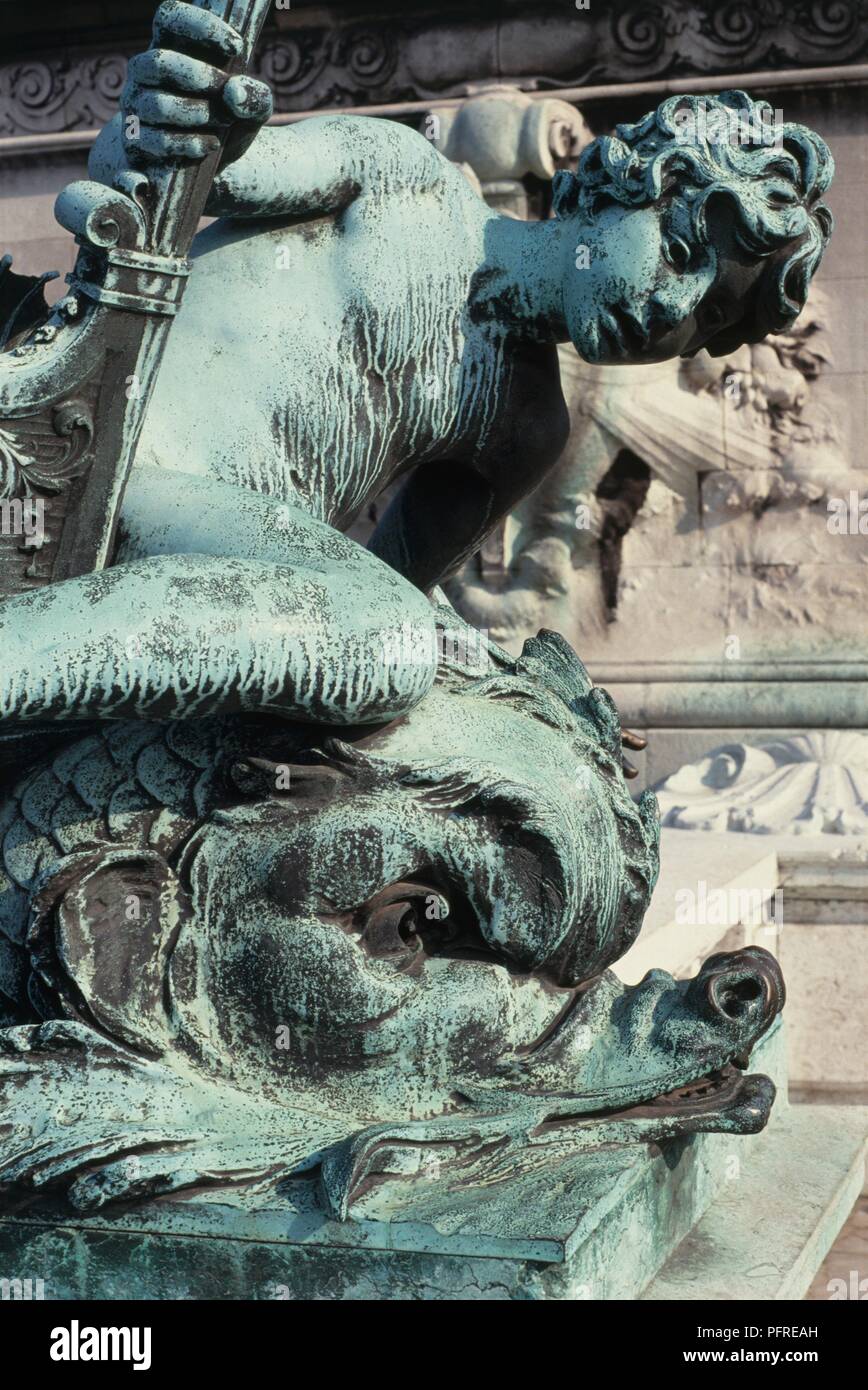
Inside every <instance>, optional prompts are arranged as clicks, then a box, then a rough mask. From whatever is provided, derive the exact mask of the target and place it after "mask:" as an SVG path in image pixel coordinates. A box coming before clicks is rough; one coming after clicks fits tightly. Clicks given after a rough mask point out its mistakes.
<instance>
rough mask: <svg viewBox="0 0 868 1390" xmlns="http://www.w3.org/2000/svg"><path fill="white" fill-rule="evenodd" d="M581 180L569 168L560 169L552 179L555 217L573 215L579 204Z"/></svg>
mask: <svg viewBox="0 0 868 1390" xmlns="http://www.w3.org/2000/svg"><path fill="white" fill-rule="evenodd" d="M579 187H580V185H579V180H578V179H577V178H576V176H575V174H571V173H570V172H569V170H568V169H559V170H558V172H557V173H556V174H555V176H554V178H553V179H552V211H553V212H554V214H555V217H572V215H573V213H574V212H577V211H578V206H579Z"/></svg>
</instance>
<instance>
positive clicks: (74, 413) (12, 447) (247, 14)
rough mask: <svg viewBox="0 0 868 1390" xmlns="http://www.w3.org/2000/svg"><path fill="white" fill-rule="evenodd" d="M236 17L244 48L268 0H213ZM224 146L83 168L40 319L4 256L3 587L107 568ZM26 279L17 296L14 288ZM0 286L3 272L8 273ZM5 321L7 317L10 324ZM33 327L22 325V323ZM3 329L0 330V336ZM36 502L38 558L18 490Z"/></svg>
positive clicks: (67, 197)
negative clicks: (68, 240) (60, 277)
mask: <svg viewBox="0 0 868 1390" xmlns="http://www.w3.org/2000/svg"><path fill="white" fill-rule="evenodd" d="M207 8H208V9H209V10H211V11H212V12H213V13H215V14H218V15H220V16H222V17H225V18H226V19H228V20H229V22H231V23H232V24H233V25H234V27H235V28H236V30H237V31H238V33H239V34H240V35H241V36H242V37H243V40H244V45H245V46H244V51H243V52H239V54H238V55H237V57H236V58H235V59H234V61H233V62H232V63H230V64H229V65H228V67H227V70H228V71H229V72H233V71H235V72H240V71H242V70H243V69H244V67H245V66H246V65H247V63H248V62H249V59H250V56H251V53H252V49H253V45H254V43H255V41H256V38H257V35H258V33H259V29H260V27H261V25H262V23H263V22H264V19H265V14H266V12H267V10H268V8H269V4H268V0H223V3H220V4H209V5H208V6H207ZM220 153H221V150H220V148H215V149H214V150H213V152H212V153H211V154H210V155H209V156H208V157H207V158H206V159H204V160H203V161H201V162H196V163H194V162H192V161H191V162H190V163H189V164H187V165H186V166H185V165H183V164H179V163H178V162H175V163H173V164H172V165H171V166H169V165H166V166H163V167H159V166H152V168H151V169H150V171H149V172H148V173H147V174H145V173H142V172H137V171H135V170H133V169H130V168H128V169H124V170H122V171H121V172H120V173H119V174H118V175H117V177H116V179H115V187H114V188H106V187H105V186H103V185H102V184H100V183H95V182H92V181H90V180H81V181H80V182H77V183H74V184H71V185H70V186H69V187H67V188H66V189H64V191H63V192H62V193H61V194H60V196H59V197H58V199H57V203H56V206H55V213H56V216H57V219H58V221H59V222H60V224H61V226H63V227H65V228H66V229H67V231H69V232H72V233H73V234H74V236H75V238H76V241H77V242H78V244H79V247H80V251H79V256H78V260H77V262H76V265H75V269H74V270H73V272H72V274H71V275H70V276H69V277H68V279H69V283H70V289H69V293H68V294H67V295H66V297H65V298H64V299H62V300H61V301H60V302H59V303H58V304H57V305H56V306H55V308H54V309H53V311H52V312H51V313H46V314H45V316H44V321H43V322H42V323H41V324H40V326H38V327H30V328H29V329H28V324H32V323H33V319H34V315H33V311H32V302H33V298H34V294H33V291H34V286H33V285H32V284H31V283H28V282H27V281H26V277H20V276H17V277H14V278H13V280H12V282H11V290H10V280H9V277H10V274H11V272H10V271H9V264H8V258H6V259H5V261H4V263H3V265H2V270H3V271H5V272H6V273H5V275H4V279H5V280H6V282H7V290H6V299H7V303H5V304H4V306H3V307H4V323H5V325H7V326H8V327H9V329H10V331H11V333H12V337H11V340H10V341H8V342H7V343H6V350H5V351H4V352H2V353H0V500H2V501H3V502H4V503H6V504H7V506H6V510H5V511H4V513H3V519H4V525H3V534H2V536H0V596H2V595H4V594H12V593H16V592H18V591H20V590H26V589H30V588H33V587H34V586H38V585H40V584H45V583H48V582H49V581H51V580H58V579H64V578H69V577H71V576H73V575H77V574H84V573H87V572H89V571H91V570H95V569H100V568H101V567H102V566H103V565H104V564H105V563H106V560H107V559H108V557H109V554H110V550H111V545H112V540H113V537H114V531H115V526H116V522H117V516H118V508H119V505H120V501H121V497H122V494H123V488H124V485H125V482H126V479H127V476H128V474H129V469H130V466H131V464H132V460H133V456H134V453H135V448H136V442H137V439H138V435H139V432H140V429H141V425H142V421H143V419H144V414H145V410H146V408H147V404H148V400H149V398H150V395H151V390H152V387H153V383H154V380H155V378H156V373H157V370H158V368H159V364H160V359H161V356H162V352H163V348H164V345H165V340H166V335H167V333H168V330H169V328H170V326H171V322H172V318H173V317H174V315H175V313H176V312H177V309H178V306H179V304H180V302H181V296H182V294H183V290H184V283H185V280H186V278H187V275H188V270H189V266H188V262H187V260H186V253H187V250H188V248H189V245H190V241H191V239H192V237H193V234H194V232H195V230H196V226H197V224H198V221H199V218H200V216H201V213H202V208H203V207H204V204H205V200H206V198H207V195H208V192H209V190H210V188H211V184H212V182H213V178H214V174H215V171H216V169H217V167H218V164H219V161H220ZM16 287H17V289H18V291H19V296H20V297H19V299H18V302H17V304H16V303H11V302H10V301H11V300H12V299H13V298H14V290H15V289H16ZM0 288H2V286H0ZM3 327H4V324H0V329H3ZM22 329H23V330H24V331H23V332H22V331H21V330H22ZM0 341H2V340H0ZM25 501H26V503H27V506H28V508H30V509H33V508H34V507H35V505H36V504H37V503H38V517H39V525H38V534H39V547H38V548H39V551H40V556H39V563H38V565H35V564H34V563H33V559H32V556H30V555H29V554H28V549H29V547H28V546H27V545H26V544H25V545H22V544H21V539H22V535H23V534H24V532H23V529H22V525H21V523H20V521H19V519H18V514H17V513H16V512H14V511H13V510H12V509H11V507H10V505H9V504H16V503H17V504H18V506H19V510H20V507H21V506H22V505H23V503H24V502H25Z"/></svg>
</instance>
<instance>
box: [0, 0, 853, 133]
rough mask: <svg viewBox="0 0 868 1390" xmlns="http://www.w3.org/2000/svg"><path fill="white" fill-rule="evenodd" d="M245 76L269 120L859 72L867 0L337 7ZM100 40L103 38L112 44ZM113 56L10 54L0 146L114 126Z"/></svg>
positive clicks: (283, 17) (295, 14) (274, 43)
mask: <svg viewBox="0 0 868 1390" xmlns="http://www.w3.org/2000/svg"><path fill="white" fill-rule="evenodd" d="M277 19H278V23H279V25H280V27H279V29H278V30H277V31H273V32H272V33H271V34H270V35H268V36H267V38H266V40H265V42H264V43H263V45H262V47H261V49H260V52H259V56H258V58H257V63H256V70H257V72H258V73H259V75H261V76H262V77H264V78H265V79H267V81H268V82H269V83H270V84H271V86H272V87H273V89H274V92H275V96H276V105H277V110H278V111H279V112H293V111H305V110H314V109H318V108H320V107H334V106H364V105H368V104H379V103H384V102H388V103H394V102H405V101H424V100H426V99H433V98H437V97H444V96H452V95H463V94H465V93H466V92H467V91H468V90H472V89H473V88H474V87H475V86H477V85H478V84H480V83H488V82H497V81H505V82H511V83H514V84H516V85H518V86H521V87H524V88H526V89H529V90H532V89H548V90H552V91H557V90H558V89H559V88H571V87H580V86H600V85H601V84H605V83H615V84H620V83H626V82H637V81H653V80H661V79H667V78H676V77H685V76H690V75H692V74H696V75H697V76H709V75H717V74H726V73H730V72H750V71H752V70H755V71H785V70H786V69H788V68H805V67H807V68H818V69H822V68H824V67H829V66H835V65H841V64H847V63H856V62H858V61H860V60H861V59H863V58H865V57H866V56H868V4H866V0H795V3H785V2H784V0H658V2H657V3H654V4H649V3H647V0H610V3H605V0H594V3H593V4H592V5H591V7H590V8H589V9H588V10H577V9H573V8H571V7H570V6H569V5H566V4H559V5H553V4H551V3H534V2H533V0H521V3H517V4H509V3H506V4H501V5H499V6H497V7H496V8H491V9H489V10H488V11H486V8H485V7H484V6H480V7H479V9H478V10H477V11H476V12H475V13H474V14H473V15H471V16H468V12H467V9H466V8H465V7H450V6H449V5H441V6H439V7H437V8H429V7H428V6H427V5H426V6H421V5H419V6H407V5H406V4H403V5H401V6H400V7H399V6H395V7H394V8H393V9H392V11H391V12H389V9H388V8H387V7H377V10H376V13H372V14H370V15H365V14H364V13H362V14H361V15H360V13H359V11H358V9H356V8H355V7H354V9H353V12H352V14H351V15H345V14H344V11H343V7H342V6H339V5H334V6H332V7H331V8H330V10H329V11H328V12H324V11H323V9H322V8H320V7H317V8H316V9H315V10H309V9H308V8H307V7H304V6H302V7H300V8H299V7H296V6H293V7H292V8H291V9H290V10H288V11H280V12H279V14H278V16H277ZM109 42H110V39H109ZM146 45H147V36H146V35H145V34H144V33H143V34H142V37H141V40H140V41H133V42H131V41H130V40H129V38H128V36H126V35H125V41H124V43H123V44H118V46H117V50H116V51H114V50H112V49H103V50H101V51H92V50H91V51H87V50H86V49H82V50H78V51H75V50H73V51H72V52H66V53H64V54H62V55H57V56H55V57H46V58H44V59H42V58H39V59H37V58H35V57H34V56H33V55H29V56H26V57H21V58H19V59H17V60H13V61H12V62H9V63H6V64H4V65H3V66H0V138H8V137H14V136H26V135H46V134H51V133H62V132H71V131H76V130H89V129H92V128H94V127H96V126H99V125H101V124H102V123H103V122H104V121H105V120H107V119H108V117H109V116H111V115H112V113H113V111H114V109H115V105H116V101H117V97H118V95H119V93H120V90H121V87H122V85H123V80H124V71H125V67H126V62H127V59H128V57H129V56H130V55H131V54H132V53H134V52H138V51H140V50H141V49H142V48H144V47H146Z"/></svg>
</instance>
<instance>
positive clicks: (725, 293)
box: [564, 200, 762, 364]
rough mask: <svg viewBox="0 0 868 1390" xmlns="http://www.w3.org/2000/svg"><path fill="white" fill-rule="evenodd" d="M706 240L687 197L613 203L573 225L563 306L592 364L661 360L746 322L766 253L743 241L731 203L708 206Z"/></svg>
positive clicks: (571, 329) (578, 343)
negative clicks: (731, 218)
mask: <svg viewBox="0 0 868 1390" xmlns="http://www.w3.org/2000/svg"><path fill="white" fill-rule="evenodd" d="M708 222H709V231H710V236H709V244H708V245H701V244H700V243H699V242H698V240H697V238H696V235H695V233H694V231H693V228H692V226H691V221H690V214H689V211H688V209H687V208H686V206H685V205H684V204H683V203H682V202H680V201H679V200H674V201H671V202H663V201H660V202H658V203H656V204H649V205H647V206H645V207H642V208H624V207H621V206H620V205H609V206H607V207H605V208H603V209H602V210H601V211H600V212H599V213H598V214H597V215H596V216H595V217H594V219H593V221H592V222H586V223H585V224H584V225H581V226H580V225H579V224H578V220H577V221H576V227H577V237H578V240H577V243H576V245H575V246H574V245H573V244H572V238H571V237H570V235H569V234H567V253H566V264H565V274H564V314H565V317H566V322H567V328H568V331H569V335H570V338H571V339H572V342H573V344H574V345H575V348H576V350H577V352H578V353H579V355H580V356H581V357H583V358H584V360H585V361H586V362H592V363H594V364H601V363H606V364H618V363H630V364H635V363H645V362H663V361H666V360H667V359H668V358H670V357H678V356H681V355H682V354H683V353H687V352H694V351H696V350H697V349H698V348H701V347H704V346H705V344H706V343H707V342H708V341H709V339H710V338H712V337H715V336H716V335H717V334H718V333H720V332H722V330H724V329H726V328H729V327H730V326H731V325H732V324H735V323H738V322H739V320H740V319H741V318H743V317H744V314H745V305H746V301H747V298H748V296H749V294H750V291H751V289H752V288H753V286H754V284H755V282H756V280H757V279H758V277H759V274H760V271H761V268H762V262H761V261H758V260H757V259H756V258H752V257H748V256H747V255H745V253H744V252H743V251H741V249H740V248H739V247H738V246H737V245H736V243H735V238H734V236H733V234H732V230H731V227H730V226H728V225H727V209H726V205H725V204H722V205H720V204H719V205H718V207H717V208H716V209H709V217H708Z"/></svg>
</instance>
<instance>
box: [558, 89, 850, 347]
mask: <svg viewBox="0 0 868 1390" xmlns="http://www.w3.org/2000/svg"><path fill="white" fill-rule="evenodd" d="M772 116H773V113H772V109H771V107H770V106H769V105H768V104H767V103H766V102H754V101H752V100H751V98H750V97H749V96H748V95H747V94H746V93H745V92H723V93H721V95H720V96H719V97H682V96H676V97H670V98H669V99H668V100H667V101H664V102H663V103H662V105H660V106H659V107H658V108H657V110H656V111H654V112H651V113H650V114H649V115H647V116H646V117H645V118H644V119H643V120H641V121H639V122H637V123H636V124H635V125H619V126H617V127H616V131H615V134H614V135H612V136H602V137H600V138H599V139H597V140H595V141H594V142H593V144H591V145H589V146H588V147H587V149H586V150H585V151H584V153H583V154H582V157H581V159H580V160H579V165H578V171H577V173H576V174H569V173H561V174H558V175H556V177H555V185H554V210H555V213H556V215H557V216H558V217H559V218H562V219H570V221H571V222H572V224H573V225H574V227H575V242H573V239H572V237H571V236H568V237H567V242H568V245H567V256H568V259H567V262H566V266H565V283H564V311H565V317H566V321H567V327H568V330H569V334H570V337H571V339H572V341H573V343H574V344H575V346H576V349H577V351H578V352H579V353H580V355H581V356H582V357H584V358H585V360H586V361H589V362H595V363H598V362H607V363H615V362H656V361H663V360H665V359H666V358H669V357H675V356H684V355H692V354H693V353H694V352H697V351H699V349H700V348H703V347H704V348H706V349H707V350H708V351H709V352H710V353H712V355H714V356H719V355H721V354H723V353H726V352H731V351H733V350H734V349H735V348H736V347H738V346H740V345H741V344H742V343H745V342H757V341H758V340H759V339H760V338H763V337H765V335H766V334H767V333H779V332H781V331H782V330H784V329H787V328H789V326H790V325H791V324H792V323H793V321H794V320H795V318H796V317H797V315H798V314H799V312H800V310H801V309H802V307H803V305H804V303H805V299H806V296H807V292H808V286H809V284H810V281H811V277H812V276H813V274H814V272H815V271H816V269H817V267H818V265H819V263H820V258H821V256H822V254H823V251H824V249H825V247H826V244H827V242H828V240H829V236H830V234H831V230H832V216H831V213H830V212H829V209H828V208H827V207H826V206H825V205H824V204H823V203H822V202H821V201H820V199H821V196H822V194H823V193H824V192H825V190H826V189H827V188H828V186H829V183H830V181H831V178H832V174H833V172H834V162H833V160H832V156H831V154H830V152H829V149H828V147H827V146H826V144H825V143H824V141H823V140H821V139H820V137H819V136H818V135H815V134H814V133H813V131H810V130H808V129H807V128H806V127H805V126H801V125H795V124H790V123H788V124H784V125H774V124H773V123H772V122H771V118H772Z"/></svg>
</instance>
